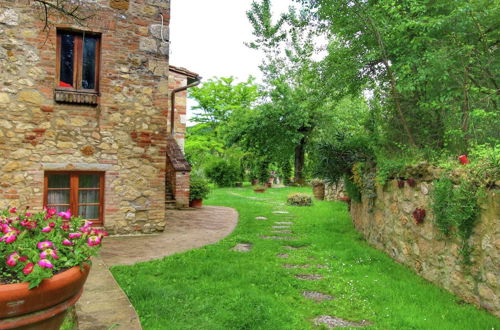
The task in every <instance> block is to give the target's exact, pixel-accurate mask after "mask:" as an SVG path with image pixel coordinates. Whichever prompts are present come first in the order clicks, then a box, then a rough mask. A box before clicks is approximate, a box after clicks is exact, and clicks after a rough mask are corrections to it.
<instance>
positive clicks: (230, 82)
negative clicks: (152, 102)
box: [189, 77, 259, 130]
mask: <svg viewBox="0 0 500 330" xmlns="http://www.w3.org/2000/svg"><path fill="white" fill-rule="evenodd" d="M254 80H255V79H254V78H253V77H249V78H248V79H247V80H246V81H243V82H240V83H237V84H234V83H235V79H234V77H221V78H213V79H209V80H208V81H206V82H204V83H203V84H202V85H201V87H195V88H192V89H191V90H190V94H189V97H190V98H192V99H194V100H196V102H197V103H198V105H196V106H194V107H193V109H195V110H201V111H200V112H199V113H197V114H195V116H194V117H193V119H192V120H193V121H194V122H198V123H208V124H209V125H210V126H211V127H212V128H213V129H214V130H215V129H216V127H217V126H218V125H219V124H220V123H223V122H225V121H227V120H228V119H229V117H230V116H231V114H232V113H233V112H235V111H238V110H241V109H249V108H251V107H252V105H253V104H254V103H255V101H256V100H257V98H258V97H259V90H258V85H256V84H255V83H254Z"/></svg>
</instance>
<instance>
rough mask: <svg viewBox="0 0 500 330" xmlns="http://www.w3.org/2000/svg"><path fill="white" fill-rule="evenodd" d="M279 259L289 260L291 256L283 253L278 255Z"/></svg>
mask: <svg viewBox="0 0 500 330" xmlns="http://www.w3.org/2000/svg"><path fill="white" fill-rule="evenodd" d="M276 256H277V257H278V258H281V259H287V258H288V257H289V256H290V255H288V254H286V253H281V254H278V255H276Z"/></svg>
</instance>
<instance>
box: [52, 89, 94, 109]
mask: <svg viewBox="0 0 500 330" xmlns="http://www.w3.org/2000/svg"><path fill="white" fill-rule="evenodd" d="M98 96H99V93H97V92H84V91H75V90H67V89H56V90H54V99H55V100H56V102H63V103H77V104H91V105H96V104H98Z"/></svg>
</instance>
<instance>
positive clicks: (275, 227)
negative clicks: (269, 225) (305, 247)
mask: <svg viewBox="0 0 500 330" xmlns="http://www.w3.org/2000/svg"><path fill="white" fill-rule="evenodd" d="M289 228H290V226H273V229H289Z"/></svg>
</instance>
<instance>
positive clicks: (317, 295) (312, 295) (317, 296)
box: [302, 291, 333, 302]
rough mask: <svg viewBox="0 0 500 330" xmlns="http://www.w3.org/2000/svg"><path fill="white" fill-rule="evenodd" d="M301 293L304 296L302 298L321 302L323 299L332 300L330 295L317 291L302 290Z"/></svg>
mask: <svg viewBox="0 0 500 330" xmlns="http://www.w3.org/2000/svg"><path fill="white" fill-rule="evenodd" d="M302 295H303V296H304V298H306V299H311V300H314V301H316V302H322V301H325V300H332V299H333V297H332V296H329V295H327V294H324V293H321V292H318V291H304V292H302Z"/></svg>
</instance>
